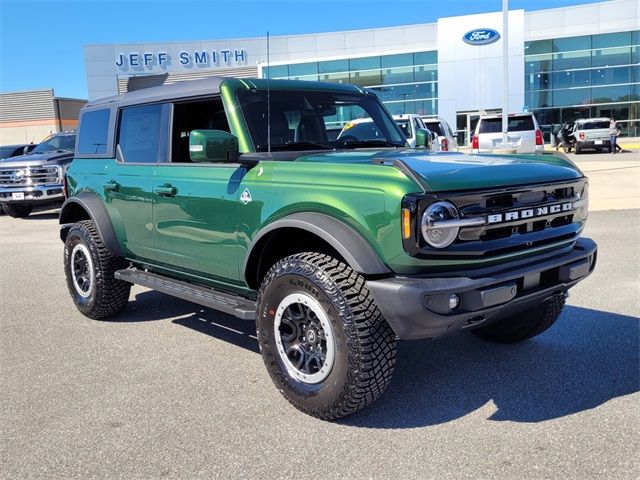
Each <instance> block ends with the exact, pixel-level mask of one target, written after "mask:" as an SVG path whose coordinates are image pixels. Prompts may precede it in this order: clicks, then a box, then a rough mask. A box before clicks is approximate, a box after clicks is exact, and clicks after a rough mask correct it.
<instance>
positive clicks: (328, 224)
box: [242, 212, 391, 289]
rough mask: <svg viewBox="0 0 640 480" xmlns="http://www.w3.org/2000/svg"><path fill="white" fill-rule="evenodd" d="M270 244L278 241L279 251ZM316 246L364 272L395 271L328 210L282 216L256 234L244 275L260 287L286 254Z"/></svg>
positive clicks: (250, 282) (246, 279) (363, 239)
mask: <svg viewBox="0 0 640 480" xmlns="http://www.w3.org/2000/svg"><path fill="white" fill-rule="evenodd" d="M292 234H296V238H295V239H294V241H291V240H290V239H289V237H290V236H291V235H292ZM276 241H279V242H278V243H275V242H276ZM283 242H284V243H283ZM270 244H272V245H277V247H276V248H275V251H274V250H273V247H269V245H270ZM267 247H269V248H267ZM314 249H321V250H322V252H321V253H331V254H334V255H335V254H337V255H338V256H339V257H340V258H341V259H342V260H344V261H345V262H346V263H347V264H348V265H349V266H350V267H351V268H353V270H355V271H356V272H358V273H360V274H362V275H369V276H371V275H385V274H389V273H391V271H390V270H389V268H388V267H387V266H386V265H385V264H384V262H383V261H382V259H381V258H380V256H379V255H378V253H377V252H376V251H375V250H374V248H373V247H372V246H371V244H370V243H369V242H368V241H367V240H365V238H364V237H363V236H362V235H361V234H360V233H358V232H357V231H356V230H354V229H353V228H352V227H350V226H349V225H347V224H345V223H344V222H342V221H341V220H339V219H337V218H334V217H331V216H329V215H326V214H322V213H315V212H304V213H294V214H291V215H288V216H286V217H283V218H281V219H278V220H276V221H275V222H273V223H270V224H269V225H267V226H265V227H264V228H262V229H261V230H260V231H259V232H258V233H257V234H256V236H255V237H254V238H253V241H252V242H251V245H250V246H249V248H248V250H247V254H246V256H245V259H244V264H243V266H242V273H243V274H244V279H245V281H246V283H247V285H248V286H249V287H250V288H253V289H257V288H258V287H259V286H260V281H261V278H262V277H263V276H264V274H266V271H267V270H268V269H269V268H270V266H271V265H273V264H274V263H275V261H277V260H280V259H281V258H283V255H284V256H288V255H292V254H294V253H300V252H304V251H309V250H312V251H315V250H314ZM270 252H274V253H276V252H277V254H274V253H271V254H270ZM278 257H279V258H278ZM273 260H275V261H273Z"/></svg>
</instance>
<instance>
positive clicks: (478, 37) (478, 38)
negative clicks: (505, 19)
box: [462, 28, 500, 45]
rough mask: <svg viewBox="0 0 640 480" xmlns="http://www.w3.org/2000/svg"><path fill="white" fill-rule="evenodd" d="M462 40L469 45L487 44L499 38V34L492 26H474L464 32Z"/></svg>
mask: <svg viewBox="0 0 640 480" xmlns="http://www.w3.org/2000/svg"><path fill="white" fill-rule="evenodd" d="M462 40H463V41H464V42H465V43H468V44H469V45H489V44H490V43H493V42H497V41H498V40H500V34H499V33H498V32H496V31H495V30H494V29H493V28H476V29H475V30H471V31H470V32H467V33H465V34H464V35H463V36H462Z"/></svg>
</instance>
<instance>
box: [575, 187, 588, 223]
mask: <svg viewBox="0 0 640 480" xmlns="http://www.w3.org/2000/svg"><path fill="white" fill-rule="evenodd" d="M578 214H579V215H580V218H581V219H582V220H586V219H587V217H588V216H589V184H588V183H585V184H584V188H583V189H582V192H580V207H579V208H578Z"/></svg>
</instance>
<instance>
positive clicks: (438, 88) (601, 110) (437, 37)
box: [85, 0, 640, 141]
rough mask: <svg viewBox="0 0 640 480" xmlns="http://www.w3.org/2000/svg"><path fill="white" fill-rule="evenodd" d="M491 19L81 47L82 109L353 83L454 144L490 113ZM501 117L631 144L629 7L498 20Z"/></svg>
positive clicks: (496, 76) (495, 77)
mask: <svg viewBox="0 0 640 480" xmlns="http://www.w3.org/2000/svg"><path fill="white" fill-rule="evenodd" d="M501 31H502V13H501V12H495V13H485V14H479V15H467V16H460V17H447V18H440V19H438V21H437V22H436V23H427V24H419V25H407V26H401V27H391V28H376V29H367V30H353V31H346V32H332V33H319V34H309V35H291V36H272V37H271V39H270V49H269V50H270V65H269V68H267V44H266V38H264V37H260V38H244V39H230V40H212V41H206V40H202V41H193V42H176V43H142V44H122V45H90V46H86V47H85V61H86V66H87V84H88V89H89V98H90V99H95V98H100V97H104V96H110V95H115V94H118V93H124V92H126V91H130V90H136V89H139V88H144V87H148V86H155V85H160V84H163V83H173V82H176V81H183V80H189V79H195V78H202V77H206V76H212V75H222V76H232V77H266V76H267V75H269V76H270V77H271V78H291V79H301V80H320V81H326V82H339V83H352V84H356V85H359V86H361V87H366V88H368V89H370V90H371V91H373V92H375V93H376V94H377V95H378V96H379V97H380V98H381V100H382V101H383V102H384V103H385V105H386V106H387V108H388V109H389V111H390V112H391V113H393V114H396V113H418V114H421V115H434V116H435V115H438V116H441V117H443V118H445V119H446V120H447V121H448V122H449V123H450V124H451V126H452V127H454V128H455V129H457V130H458V131H459V133H460V137H461V140H462V141H465V139H467V138H468V134H469V130H470V129H472V128H473V127H474V125H475V121H477V118H478V116H479V115H480V114H483V113H497V112H500V111H501V105H502V103H501V92H502V46H503V44H502V42H503V41H504V39H503V38H502V36H501ZM508 42H509V44H508V51H509V78H508V82H507V83H508V98H509V110H510V111H511V112H517V111H523V110H525V111H526V110H529V111H533V112H534V113H535V114H536V117H537V118H538V122H539V123H540V124H541V125H545V126H549V125H551V124H556V123H562V122H565V121H573V120H575V119H577V118H589V117H596V116H597V117H615V118H616V119H617V120H618V121H619V122H620V125H621V126H622V128H623V131H624V133H627V134H629V135H632V136H640V2H638V0H615V1H608V2H601V3H592V4H586V5H579V6H572V7H565V8H555V9H547V10H536V11H532V12H526V11H524V10H511V11H510V12H509V35H508Z"/></svg>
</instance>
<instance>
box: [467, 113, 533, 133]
mask: <svg viewBox="0 0 640 480" xmlns="http://www.w3.org/2000/svg"><path fill="white" fill-rule="evenodd" d="M507 130H508V131H510V132H526V131H528V130H535V127H534V125H533V117H532V116H531V115H521V116H517V115H516V116H511V117H509V125H508V127H507ZM500 132H502V118H483V119H481V120H480V129H479V130H478V133H500Z"/></svg>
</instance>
